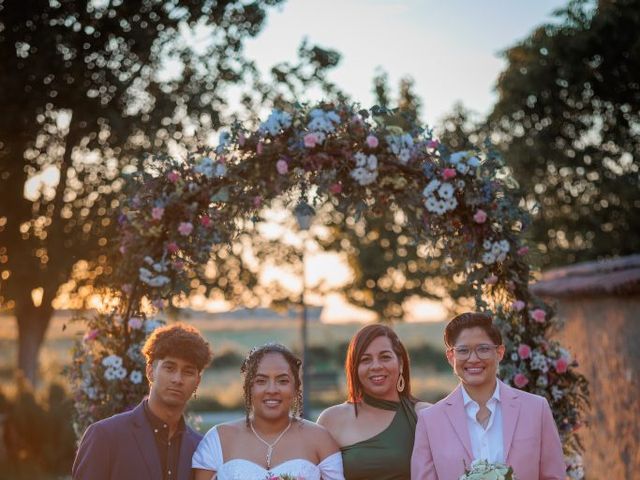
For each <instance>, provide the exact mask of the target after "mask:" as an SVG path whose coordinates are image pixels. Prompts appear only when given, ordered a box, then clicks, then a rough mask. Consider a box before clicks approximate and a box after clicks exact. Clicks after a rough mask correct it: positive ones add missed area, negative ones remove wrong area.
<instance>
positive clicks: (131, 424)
mask: <svg viewBox="0 0 640 480" xmlns="http://www.w3.org/2000/svg"><path fill="white" fill-rule="evenodd" d="M201 438H202V436H201V435H199V434H198V433H196V432H195V431H193V430H192V429H191V428H189V427H187V429H186V431H185V432H184V434H183V437H182V443H181V445H180V460H179V461H178V476H177V480H189V479H190V478H191V457H192V456H193V452H195V450H196V447H197V446H198V443H200V439H201ZM71 473H72V476H73V479H74V480H162V471H161V468H160V456H159V455H158V447H157V446H156V442H155V439H154V437H153V432H152V431H151V426H150V424H149V421H148V420H147V417H146V415H145V412H144V405H143V404H142V403H140V405H138V406H137V407H136V408H134V409H133V410H131V411H129V412H125V413H120V414H118V415H114V416H113V417H110V418H105V419H104V420H100V421H99V422H96V423H94V424H92V425H91V426H89V428H87V431H86V432H85V433H84V435H83V436H82V440H81V441H80V447H79V448H78V453H77V454H76V459H75V461H74V462H73V469H72V471H71Z"/></svg>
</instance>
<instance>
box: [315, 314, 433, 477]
mask: <svg viewBox="0 0 640 480" xmlns="http://www.w3.org/2000/svg"><path fill="white" fill-rule="evenodd" d="M345 370H346V374H347V387H348V399H347V401H346V402H345V403H342V404H340V405H334V406H333V407H329V408H328V409H327V410H325V411H324V412H322V414H321V415H320V417H319V418H318V423H319V424H321V425H323V426H324V427H325V428H326V429H327V430H329V432H330V433H331V434H332V435H333V438H335V439H336V441H337V442H338V445H339V446H340V450H341V451H342V461H343V464H344V476H345V479H346V480H371V479H374V478H375V479H376V480H409V479H410V478H411V452H412V451H413V438H414V434H415V429H416V418H417V416H416V412H417V411H418V410H420V409H421V408H425V407H427V406H429V404H428V403H424V402H419V401H418V400H417V399H416V398H415V397H414V396H413V395H411V383H410V371H409V356H408V354H407V350H406V348H405V347H404V345H403V344H402V342H401V341H400V339H399V338H398V336H397V335H396V333H395V332H394V331H393V330H392V329H391V328H389V327H388V326H386V325H380V324H373V325H367V326H365V327H363V328H362V329H360V330H359V331H358V332H357V333H356V334H355V335H354V337H353V338H352V339H351V342H350V343H349V349H348V351H347V360H346V363H345Z"/></svg>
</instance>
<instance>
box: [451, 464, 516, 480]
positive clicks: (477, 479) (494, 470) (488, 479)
mask: <svg viewBox="0 0 640 480" xmlns="http://www.w3.org/2000/svg"><path fill="white" fill-rule="evenodd" d="M458 480H518V479H517V478H516V476H515V474H514V473H513V468H511V467H510V466H509V465H505V464H504V463H497V462H496V463H489V462H488V461H486V460H474V461H473V462H471V469H470V470H466V471H465V474H464V475H462V476H461V477H460V478H459V479H458Z"/></svg>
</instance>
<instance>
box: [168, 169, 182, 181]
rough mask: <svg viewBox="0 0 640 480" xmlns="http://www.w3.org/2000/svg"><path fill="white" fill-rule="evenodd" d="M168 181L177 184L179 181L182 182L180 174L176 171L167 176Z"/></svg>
mask: <svg viewBox="0 0 640 480" xmlns="http://www.w3.org/2000/svg"><path fill="white" fill-rule="evenodd" d="M167 179H168V180H169V181H170V182H171V183H176V182H177V181H178V180H180V174H179V173H178V172H176V171H175V170H174V171H172V172H169V174H168V175H167Z"/></svg>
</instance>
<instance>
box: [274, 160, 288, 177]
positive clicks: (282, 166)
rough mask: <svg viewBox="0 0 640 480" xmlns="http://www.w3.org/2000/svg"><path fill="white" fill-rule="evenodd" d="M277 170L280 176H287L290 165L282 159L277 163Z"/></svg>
mask: <svg viewBox="0 0 640 480" xmlns="http://www.w3.org/2000/svg"><path fill="white" fill-rule="evenodd" d="M276 170H277V171H278V173H279V174H280V175H285V174H286V173H287V172H288V171H289V164H288V163H287V161H286V160H284V159H282V158H281V159H280V160H278V161H277V162H276Z"/></svg>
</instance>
